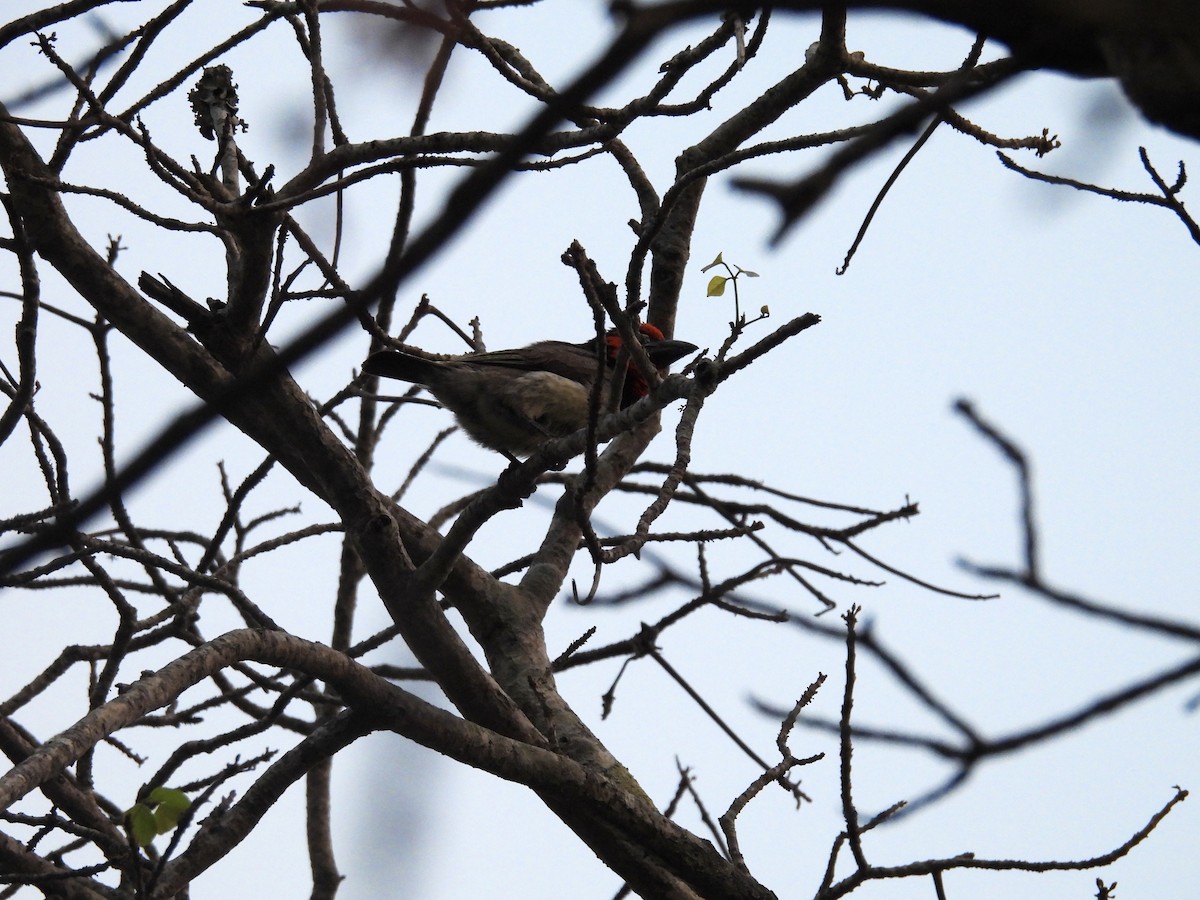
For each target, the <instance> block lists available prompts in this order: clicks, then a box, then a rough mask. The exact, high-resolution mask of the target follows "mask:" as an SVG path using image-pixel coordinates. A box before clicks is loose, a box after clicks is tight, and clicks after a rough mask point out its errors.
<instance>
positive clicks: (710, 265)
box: [700, 253, 725, 272]
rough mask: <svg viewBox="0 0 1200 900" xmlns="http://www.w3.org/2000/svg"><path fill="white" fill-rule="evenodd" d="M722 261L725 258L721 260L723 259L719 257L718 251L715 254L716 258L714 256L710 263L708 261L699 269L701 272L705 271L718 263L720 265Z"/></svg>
mask: <svg viewBox="0 0 1200 900" xmlns="http://www.w3.org/2000/svg"><path fill="white" fill-rule="evenodd" d="M723 262H725V260H723V259H722V258H721V254H720V253H718V254H717V258H716V259H714V260H713V261H712V262H710V263H709V264H708V265H707V266H705V267H704V268H703V269H701V270H700V271H701V272H707V271H708V270H709V269H711V268H712V267H713V266H719V265H721V263H723Z"/></svg>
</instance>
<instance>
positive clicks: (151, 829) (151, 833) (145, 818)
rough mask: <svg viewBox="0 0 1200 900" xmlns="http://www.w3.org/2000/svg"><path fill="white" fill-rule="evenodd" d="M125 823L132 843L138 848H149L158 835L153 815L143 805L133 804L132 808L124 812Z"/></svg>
mask: <svg viewBox="0 0 1200 900" xmlns="http://www.w3.org/2000/svg"><path fill="white" fill-rule="evenodd" d="M125 821H126V822H128V823H129V833H130V834H132V835H133V842H134V843H135V844H137V845H138V846H139V847H149V846H150V844H151V843H153V841H154V838H155V835H157V834H158V825H157V823H156V822H155V821H154V813H152V812H150V808H149V807H148V806H146V805H145V804H143V803H135V804H134V805H133V808H132V809H130V810H128V811H126V813H125Z"/></svg>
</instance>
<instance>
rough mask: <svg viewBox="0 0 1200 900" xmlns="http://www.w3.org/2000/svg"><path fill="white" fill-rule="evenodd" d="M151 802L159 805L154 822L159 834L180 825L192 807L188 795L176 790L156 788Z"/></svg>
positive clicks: (151, 796) (151, 794)
mask: <svg viewBox="0 0 1200 900" xmlns="http://www.w3.org/2000/svg"><path fill="white" fill-rule="evenodd" d="M150 800H151V802H153V803H157V804H158V806H157V807H156V808H155V810H154V821H155V823H156V824H157V826H158V833H159V834H164V833H165V832H168V831H170V830H171V829H172V828H174V827H175V826H176V825H178V824H179V820H180V819H181V818H183V814H184V813H185V812H187V811H188V808H189V807H190V806H191V805H192V801H191V800H189V799H188V796H187V794H185V793H184V792H183V791H177V790H175V789H174V788H164V787H159V788H155V789H154V790H152V791H151V792H150Z"/></svg>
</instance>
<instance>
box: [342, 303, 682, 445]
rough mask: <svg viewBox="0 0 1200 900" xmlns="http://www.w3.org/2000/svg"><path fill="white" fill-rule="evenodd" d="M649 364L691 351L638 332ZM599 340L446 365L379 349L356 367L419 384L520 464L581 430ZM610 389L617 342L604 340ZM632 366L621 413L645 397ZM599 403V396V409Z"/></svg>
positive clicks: (475, 434)
mask: <svg viewBox="0 0 1200 900" xmlns="http://www.w3.org/2000/svg"><path fill="white" fill-rule="evenodd" d="M638 331H639V335H638V336H639V338H640V339H641V340H642V346H643V349H644V350H645V351H646V355H647V356H648V357H649V358H650V361H651V362H652V363H653V364H654V365H655V366H656V367H657V368H658V370H659V372H660V374H661V373H665V372H666V369H667V367H669V366H670V365H671V363H673V362H676V361H677V360H679V359H681V358H683V357H684V356H686V355H687V354H689V353H692V352H693V351H695V350H696V349H698V348H697V347H696V345H695V344H689V343H688V342H687V341H676V340H667V339H666V337H665V336H664V335H663V333H662V331H661V330H659V329H658V328H657V327H656V326H654V325H650V324H648V323H647V324H642V325H640V326H639V328H638ZM599 341H600V339H599V338H592V339H591V340H589V341H584V342H583V343H580V344H570V343H567V342H565V341H538V342H537V343H535V344H530V345H529V346H528V347H522V348H520V349H514V350H496V351H494V352H491V353H472V354H467V355H464V356H458V357H452V358H450V359H425V358H424V357H421V356H415V355H413V354H411V353H405V352H403V351H401V350H379V351H377V352H375V353H372V354H371V355H370V356H368V357H367V359H366V360H365V361H364V362H363V371H364V372H365V373H367V374H370V375H380V376H383V377H385V378H396V379H399V380H400V381H408V382H412V383H414V384H421V385H424V386H425V387H426V388H428V389H429V392H430V393H431V394H433V396H434V397H435V398H436V399H437V400H438V402H439V403H441V404H442V406H444V407H446V409H448V410H450V411H451V412H452V413H454V416H455V418H456V419H457V420H458V424H459V425H460V426H462V429H463V430H464V431H465V432H466V433H467V435H468V436H470V437H471V438H472V439H473V440H474V441H475V442H476V443H478V444H480V445H482V446H484V447H487V448H490V449H492V450H497V451H499V452H500V453H502V454H504V455H505V456H507V457H509V458H510V459H515V458H518V457H526V456H529V455H530V454H532V453H534V452H535V451H536V450H537V449H538V448H539V447H540V446H541V445H542V444H543V443H545V442H546V441H548V440H550V439H552V438H559V437H565V436H566V435H568V434H572V433H574V432H576V431H578V430H579V429H580V428H583V427H584V426H585V425H586V424H587V420H588V400H589V396H590V394H591V390H592V386H593V384H594V383H595V378H596V364H597V359H596V356H597V350H598V347H599ZM603 342H604V346H605V348H606V360H607V363H608V366H607V370H606V372H607V374H606V379H605V380H606V383H611V378H612V375H613V372H614V370H615V363H616V359H617V354H618V353H619V352H620V350H621V337H620V335H619V334H617V332H616V331H615V330H612V331H609V332H608V333H607V334H606V335H605V336H604V338H603ZM649 390H650V388H649V385H648V384H647V382H646V379H645V378H644V377H643V376H642V373H641V372H639V371H638V369H637V367H636V366H635V365H634V364H633V363H632V361H631V362H630V363H629V367H628V370H627V371H626V373H625V382H624V386H623V388H622V395H621V409H624V408H626V407H627V406H631V405H632V404H633V403H636V402H637V401H638V400H639V399H641V398H642V397H644V396H646V394H647V393H649ZM603 400H604V397H603V396H602V397H601V402H603Z"/></svg>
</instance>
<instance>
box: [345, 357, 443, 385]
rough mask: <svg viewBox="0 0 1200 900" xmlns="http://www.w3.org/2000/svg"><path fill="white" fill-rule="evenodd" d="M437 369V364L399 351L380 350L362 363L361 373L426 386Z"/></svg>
mask: <svg viewBox="0 0 1200 900" xmlns="http://www.w3.org/2000/svg"><path fill="white" fill-rule="evenodd" d="M437 369H438V363H436V362H434V361H433V360H431V359H422V358H421V357H419V356H413V355H412V354H411V353H403V352H401V351H399V350H380V351H379V352H377V353H372V354H371V355H370V356H368V357H367V358H366V359H365V360H364V361H363V371H364V372H366V373H367V374H369V375H382V376H383V377H384V378H398V379H399V380H400V381H411V382H413V383H414V384H428V383H429V381H430V379H431V378H433V377H434V376H435V375H436V373H437Z"/></svg>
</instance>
